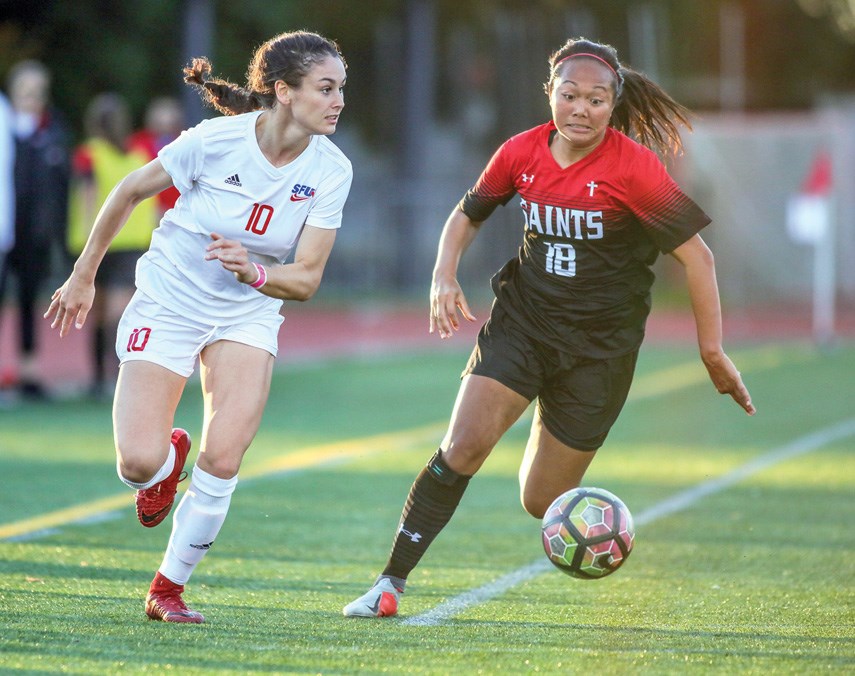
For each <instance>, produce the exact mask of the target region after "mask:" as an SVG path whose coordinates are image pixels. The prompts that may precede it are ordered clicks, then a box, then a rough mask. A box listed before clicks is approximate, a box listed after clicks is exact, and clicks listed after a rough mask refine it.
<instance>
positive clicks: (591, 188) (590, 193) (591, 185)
mask: <svg viewBox="0 0 855 676" xmlns="http://www.w3.org/2000/svg"><path fill="white" fill-rule="evenodd" d="M585 187H586V188H589V191H588V197H593V196H594V189H595V188H599V187H600V186H599V184H597V183H594V182H593V181H591V182H590V183H586V184H585Z"/></svg>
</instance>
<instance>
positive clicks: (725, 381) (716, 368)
mask: <svg viewBox="0 0 855 676" xmlns="http://www.w3.org/2000/svg"><path fill="white" fill-rule="evenodd" d="M703 362H704V366H706V367H707V372H708V373H709V374H710V379H711V380H712V381H713V384H714V385H715V388H716V389H717V390H718V391H719V392H720V393H721V394H729V395H730V396H731V397H732V398H733V400H734V401H735V402H736V403H737V404H739V405H740V406H741V407H742V408H743V409H745V412H746V413H747V414H748V415H754V414H755V413H756V412H757V409H755V408H754V404H752V403H751V395H750V394H749V393H748V388H747V387H745V383H743V382H742V374H741V373H740V372H739V371H737V370H736V366H734V365H733V362H732V361H731V360H730V357H728V356H727V355H726V354H725V353H724V352H719V353H718V354H716V355H713V356H706V357H704V359H703Z"/></svg>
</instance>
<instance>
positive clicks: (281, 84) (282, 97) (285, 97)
mask: <svg viewBox="0 0 855 676" xmlns="http://www.w3.org/2000/svg"><path fill="white" fill-rule="evenodd" d="M273 91H274V92H275V93H276V100H277V101H279V102H280V103H291V91H292V89H291V86H290V85H289V84H288V83H287V82H285V80H276V82H274V83H273Z"/></svg>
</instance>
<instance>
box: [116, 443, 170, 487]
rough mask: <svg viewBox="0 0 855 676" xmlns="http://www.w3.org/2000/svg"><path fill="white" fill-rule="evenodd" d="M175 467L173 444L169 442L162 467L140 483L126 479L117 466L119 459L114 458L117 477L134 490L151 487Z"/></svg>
mask: <svg viewBox="0 0 855 676" xmlns="http://www.w3.org/2000/svg"><path fill="white" fill-rule="evenodd" d="M173 469H175V446H173V445H172V444H171V443H170V444H169V452H168V453H167V454H166V462H164V463H163V467H161V468H160V469H159V470H157V472H155V473H154V476H153V477H152V478H151V479H149V480H148V481H145V482H143V483H141V484H138V483H136V482H134V481H131V480H130V479H126V478H125V477H124V476H123V475H122V470H121V469H120V467H119V461H118V460H116V474H118V475H119V478H120V479H121V480H122V483H124V484H126V485H128V486H130V487H131V488H133V489H134V490H136V491H142V490H145V489H146V488H151V487H152V486H154V485H155V484H156V483H159V482H161V481H163V480H164V479H165V478H166V477H168V476H169V475H170V474H171V473H172V470H173Z"/></svg>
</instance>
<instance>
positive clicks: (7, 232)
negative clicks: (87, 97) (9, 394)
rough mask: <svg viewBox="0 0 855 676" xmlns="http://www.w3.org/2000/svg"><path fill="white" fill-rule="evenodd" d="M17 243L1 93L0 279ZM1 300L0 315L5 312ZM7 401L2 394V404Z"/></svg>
mask: <svg viewBox="0 0 855 676" xmlns="http://www.w3.org/2000/svg"><path fill="white" fill-rule="evenodd" d="M14 243H15V135H14V134H13V133H12V108H11V106H10V105H9V101H8V99H7V98H6V96H5V95H4V94H3V93H2V92H0V279H2V278H3V276H4V272H3V270H4V269H5V267H6V257H7V256H8V255H9V250H10V249H11V248H12V245H13V244H14ZM2 300H3V299H2V298H0V314H2V312H3V306H2ZM5 380H6V372H5V369H4V370H3V371H2V372H0V388H2V387H3V384H4V382H5ZM3 401H5V397H4V396H3V393H2V392H0V404H2V403H3Z"/></svg>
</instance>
